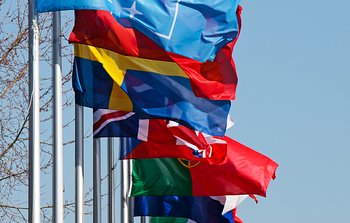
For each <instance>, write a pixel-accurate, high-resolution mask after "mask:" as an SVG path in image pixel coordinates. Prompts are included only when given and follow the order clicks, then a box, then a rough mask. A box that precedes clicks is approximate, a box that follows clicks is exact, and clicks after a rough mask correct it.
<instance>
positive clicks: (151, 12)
mask: <svg viewBox="0 0 350 223" xmlns="http://www.w3.org/2000/svg"><path fill="white" fill-rule="evenodd" d="M238 3H239V1H238V0H230V1H226V0H163V1H159V0H147V1H140V0H136V1H135V0H61V1H57V0H37V11H38V12H45V11H55V10H69V9H74V10H78V9H94V10H108V11H110V12H112V14H113V16H114V17H115V18H116V19H117V20H118V21H119V22H120V23H121V24H122V25H123V26H125V27H133V28H135V29H137V30H139V31H141V32H143V33H144V34H146V35H147V36H148V37H150V38H151V39H152V40H153V41H155V42H157V43H158V44H159V45H160V46H162V48H164V49H165V50H167V51H170V52H174V53H177V54H181V55H184V56H186V57H190V58H193V59H196V60H199V61H206V60H213V59H214V58H215V55H216V53H217V52H218V50H219V49H220V48H221V47H223V46H224V45H226V44H227V43H229V42H231V41H233V40H234V39H235V37H236V36H237V33H238V22H237V18H236V9H237V7H238ZM189 46H190V47H189Z"/></svg>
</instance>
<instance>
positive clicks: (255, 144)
mask: <svg viewBox="0 0 350 223" xmlns="http://www.w3.org/2000/svg"><path fill="white" fill-rule="evenodd" d="M296 3H297V2H295V1H277V0H270V1H242V6H243V13H242V22H243V25H242V32H241V36H240V39H239V41H238V43H237V48H236V51H235V54H234V57H235V61H236V65H237V69H238V75H239V84H238V91H237V100H236V101H235V102H234V103H233V106H232V110H231V115H232V116H233V117H234V119H235V120H236V125H235V127H234V128H232V130H230V131H229V136H230V137H232V138H234V139H236V140H238V141H240V142H242V143H244V144H246V145H248V146H250V147H251V148H254V149H256V150H258V151H259V152H262V153H264V154H266V155H268V156H269V157H271V158H272V159H274V160H275V161H277V162H278V163H279V165H280V166H279V168H278V170H277V179H276V180H275V181H273V182H271V184H270V188H269V190H268V194H267V198H266V199H265V198H260V199H259V204H257V205H255V204H254V202H253V201H249V200H248V201H245V202H244V203H243V204H242V205H241V207H240V208H239V209H238V215H239V216H240V217H241V218H242V219H243V220H245V222H246V223H261V222H269V223H281V222H283V223H295V222H319V223H322V222H347V221H349V220H348V216H347V212H348V211H349V208H350V204H349V203H348V201H349V200H350V196H349V194H348V193H347V192H346V191H347V189H348V188H350V172H349V167H348V165H349V161H348V159H349V157H350V151H349V149H350V142H349V140H348V139H349V134H350V117H349V114H350V100H349V98H348V97H349V96H350V88H349V86H348V85H349V82H350V72H349V70H350V69H349V68H350V63H349V49H350V42H349V40H350V19H349V12H348V9H349V6H350V3H349V2H348V1H345V0H336V1H331V2H330V1H324V0H319V1H316V0H308V1H303V2H298V4H296Z"/></svg>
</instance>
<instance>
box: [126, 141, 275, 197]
mask: <svg viewBox="0 0 350 223" xmlns="http://www.w3.org/2000/svg"><path fill="white" fill-rule="evenodd" d="M224 139H225V141H226V142H227V155H226V159H225V160H224V161H223V162H221V163H220V164H209V163H208V162H201V161H197V160H196V161H187V160H184V159H179V158H178V159H171V158H162V159H135V160H133V173H132V179H133V182H132V191H131V194H132V196H165V195H178V196H222V195H240V194H256V195H260V196H266V190H267V187H268V185H269V182H270V180H271V179H274V178H275V171H276V168H277V166H278V164H277V163H276V162H274V161H273V160H271V159H270V158H268V157H266V156H264V155H262V154H260V153H258V152H256V151H254V150H252V149H250V148H248V147H246V146H244V145H242V144H240V143H238V142H236V141H234V140H232V139H230V138H228V137H224Z"/></svg>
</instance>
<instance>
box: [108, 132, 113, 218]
mask: <svg viewBox="0 0 350 223" xmlns="http://www.w3.org/2000/svg"><path fill="white" fill-rule="evenodd" d="M107 147H108V148H107V149H108V167H107V168H108V223H115V210H114V209H115V205H114V202H115V192H114V187H115V185H114V139H113V138H108V146H107Z"/></svg>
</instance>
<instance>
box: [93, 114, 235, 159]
mask: <svg viewBox="0 0 350 223" xmlns="http://www.w3.org/2000/svg"><path fill="white" fill-rule="evenodd" d="M93 122H94V124H93V130H94V137H123V138H121V139H120V142H121V145H120V148H121V149H120V158H121V159H141V158H160V157H173V158H178V157H179V158H185V159H196V160H201V161H208V162H210V163H220V162H222V161H223V160H224V159H225V156H226V153H227V144H226V141H224V140H222V139H221V138H220V137H213V136H210V135H206V134H203V133H201V132H197V131H194V130H192V129H190V128H187V127H186V126H183V125H179V124H178V123H176V122H173V121H168V120H162V119H140V117H138V115H137V114H135V113H132V112H123V111H115V110H108V109H98V110H96V111H94V115H93ZM229 125H231V124H229Z"/></svg>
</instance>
